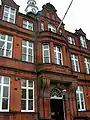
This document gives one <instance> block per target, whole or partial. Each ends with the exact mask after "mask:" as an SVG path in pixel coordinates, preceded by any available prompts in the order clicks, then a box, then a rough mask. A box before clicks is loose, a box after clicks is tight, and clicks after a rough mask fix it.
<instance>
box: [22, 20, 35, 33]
mask: <svg viewBox="0 0 90 120" xmlns="http://www.w3.org/2000/svg"><path fill="white" fill-rule="evenodd" d="M23 28H25V29H28V30H32V31H33V23H32V22H29V21H27V20H23Z"/></svg>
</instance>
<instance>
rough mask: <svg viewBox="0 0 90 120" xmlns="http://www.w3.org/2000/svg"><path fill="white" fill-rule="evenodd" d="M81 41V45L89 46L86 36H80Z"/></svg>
mask: <svg viewBox="0 0 90 120" xmlns="http://www.w3.org/2000/svg"><path fill="white" fill-rule="evenodd" d="M80 42H81V46H82V47H83V48H87V45H86V39H85V37H83V36H80Z"/></svg>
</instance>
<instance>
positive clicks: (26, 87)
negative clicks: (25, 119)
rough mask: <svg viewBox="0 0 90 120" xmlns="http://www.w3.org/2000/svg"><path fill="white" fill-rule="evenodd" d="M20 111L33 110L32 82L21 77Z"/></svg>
mask: <svg viewBox="0 0 90 120" xmlns="http://www.w3.org/2000/svg"><path fill="white" fill-rule="evenodd" d="M21 87H22V99H21V108H22V110H21V111H22V112H34V82H33V81H32V80H25V79H22V86H21Z"/></svg>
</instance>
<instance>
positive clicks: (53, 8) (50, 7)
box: [42, 3, 57, 12]
mask: <svg viewBox="0 0 90 120" xmlns="http://www.w3.org/2000/svg"><path fill="white" fill-rule="evenodd" d="M42 8H46V9H49V10H51V11H53V12H57V10H56V9H55V7H54V6H53V5H52V4H50V3H47V4H46V5H43V7H42Z"/></svg>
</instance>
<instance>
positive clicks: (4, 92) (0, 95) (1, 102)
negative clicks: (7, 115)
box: [0, 76, 10, 112]
mask: <svg viewBox="0 0 90 120" xmlns="http://www.w3.org/2000/svg"><path fill="white" fill-rule="evenodd" d="M9 97H10V78H9V77H6V76H0V111H2V112H8V111H9Z"/></svg>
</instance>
